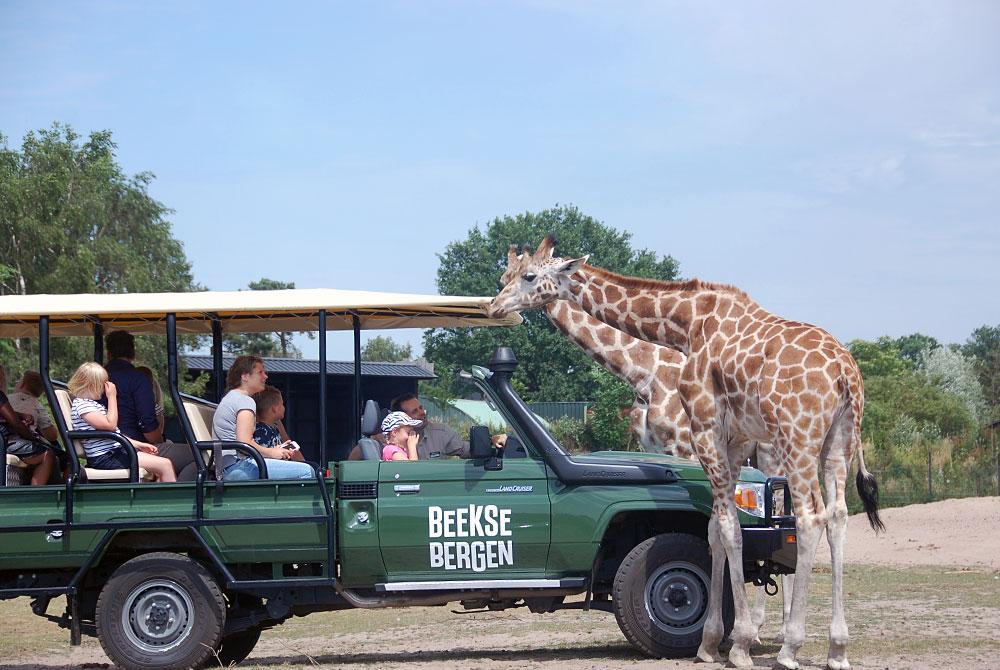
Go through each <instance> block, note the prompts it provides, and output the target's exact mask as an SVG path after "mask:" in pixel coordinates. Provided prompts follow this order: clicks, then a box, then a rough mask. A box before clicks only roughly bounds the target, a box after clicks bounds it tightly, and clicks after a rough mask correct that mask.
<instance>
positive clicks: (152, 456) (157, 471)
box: [67, 362, 177, 482]
mask: <svg viewBox="0 0 1000 670" xmlns="http://www.w3.org/2000/svg"><path fill="white" fill-rule="evenodd" d="M67 386H68V387H69V393H70V396H72V398H73V404H72V406H71V411H70V414H71V417H72V419H73V430H109V431H113V432H116V433H120V431H119V430H118V389H117V388H115V385H114V384H113V383H112V382H110V381H108V373H107V371H106V370H105V369H104V368H103V367H101V365H100V363H92V362H91V363H84V364H83V365H81V366H80V367H78V368H77V369H76V372H74V373H73V376H72V377H70V378H69V383H68V384H67ZM102 394H103V395H105V396H107V398H108V406H107V408H105V407H104V405H102V404H101V403H99V402H98V398H100V397H101V395H102ZM126 439H127V440H129V441H130V442H131V443H132V446H134V447H135V449H136V451H138V452H139V453H138V457H139V467H141V468H145V469H146V470H147V471H149V472H150V473H151V474H152V475H153V476H155V477H156V480H157V481H160V482H174V481H177V478H176V476H175V475H174V466H173V465H172V464H171V463H170V461H169V460H167V459H166V458H163V457H162V456H157V455H156V454H157V451H158V450H157V448H156V447H155V446H154V445H152V444H149V443H148V442H143V441H141V440H135V439H132V438H130V437H126ZM83 451H84V453H85V454H86V455H87V467H89V468H96V469H98V470H118V469H122V468H126V469H127V468H128V467H129V455H128V452H127V451H126V450H125V447H123V446H122V445H121V444H119V443H118V442H116V441H115V440H113V439H111V438H106V437H95V438H90V439H85V440H83Z"/></svg>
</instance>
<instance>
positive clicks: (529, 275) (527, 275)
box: [521, 272, 538, 283]
mask: <svg viewBox="0 0 1000 670" xmlns="http://www.w3.org/2000/svg"><path fill="white" fill-rule="evenodd" d="M536 277H538V275H536V274H535V273H534V272H525V273H524V274H523V275H521V278H522V279H523V280H524V281H526V282H528V283H531V282H533V281H535V278H536Z"/></svg>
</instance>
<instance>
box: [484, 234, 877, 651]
mask: <svg viewBox="0 0 1000 670" xmlns="http://www.w3.org/2000/svg"><path fill="white" fill-rule="evenodd" d="M553 247H554V243H553V241H552V238H551V237H546V238H545V239H544V240H543V241H542V243H541V244H540V245H539V246H538V249H537V250H536V251H535V253H534V254H533V255H531V256H530V257H528V256H527V255H526V254H525V257H524V258H523V259H522V260H521V261H520V262H519V263H518V264H517V267H516V270H515V271H514V272H508V273H505V277H504V278H505V280H506V281H505V282H504V286H503V288H502V289H501V291H500V293H499V294H498V295H497V296H496V297H495V298H494V299H493V301H492V302H491V303H490V306H489V309H488V311H489V313H490V316H491V317H500V316H504V315H506V314H509V313H511V312H515V311H521V310H525V309H532V308H538V307H544V306H546V305H549V304H551V303H553V302H554V301H556V300H566V301H569V302H571V303H573V304H575V305H577V306H578V307H580V308H581V309H582V310H583V311H585V312H586V313H587V314H589V315H590V316H592V317H594V318H595V319H597V320H599V321H601V322H603V323H605V324H607V325H609V326H611V327H612V328H615V329H618V330H620V331H623V332H625V333H627V334H628V335H631V336H632V337H634V338H638V339H641V340H646V341H648V342H652V343H655V344H658V345H665V346H668V347H671V348H673V349H676V350H677V351H679V352H681V353H682V354H684V355H685V356H686V357H687V360H686V362H685V364H684V367H683V370H682V372H681V377H680V381H679V383H678V391H679V393H680V395H681V398H682V401H683V404H684V406H685V407H686V408H687V413H688V416H689V419H690V424H691V432H692V445H693V448H694V451H695V453H696V455H697V457H698V459H699V461H700V462H701V464H702V467H703V468H704V469H705V473H706V475H707V476H708V479H709V482H710V483H711V486H712V493H713V505H712V509H713V513H712V518H711V520H710V522H709V544H710V547H711V551H712V588H711V594H710V599H709V607H708V614H707V618H706V623H705V627H704V633H703V637H702V643H701V647H700V648H699V650H698V656H699V658H701V659H703V660H712V661H714V660H717V659H718V645H719V643H720V642H721V641H722V637H723V621H722V583H723V580H722V575H723V571H724V566H725V563H726V559H727V558H728V560H729V568H730V578H731V581H732V583H734V584H742V583H744V579H743V564H742V535H741V533H740V525H739V520H738V517H737V513H736V506H735V502H734V500H733V490H734V486H735V482H736V479H737V477H738V469H739V466H740V463H741V462H742V460H743V458H744V456H745V450H746V446H745V445H747V444H748V443H749V442H751V441H760V442H766V443H769V444H770V445H771V448H772V450H773V454H774V457H775V459H776V460H777V462H778V463H779V464H780V467H781V469H782V470H783V471H784V473H785V475H786V477H787V478H788V483H789V493H790V495H791V496H792V501H793V506H794V509H795V513H796V535H797V552H798V564H797V568H796V573H795V577H794V582H793V589H792V598H791V610H790V614H789V618H788V621H787V624H786V626H785V634H784V641H783V644H782V647H781V650H780V651H779V653H778V657H777V662H778V664H780V665H782V666H784V667H786V668H797V667H798V662H797V661H796V660H795V656H796V654H797V652H798V650H799V648H800V647H801V646H802V644H803V642H804V641H805V613H806V597H807V595H808V585H809V580H810V575H811V572H812V565H813V561H814V558H815V552H816V546H817V543H818V541H819V537H820V535H821V534H822V532H823V531H824V530H826V533H827V539H828V541H829V544H830V551H831V567H832V573H833V580H832V582H833V611H832V617H831V624H830V647H829V654H828V657H827V665H828V666H829V667H830V668H834V669H835V670H844V669H846V668H849V667H850V663H849V662H848V660H847V643H848V631H847V624H846V621H845V618H844V606H843V605H844V603H843V551H844V542H845V539H846V532H847V501H846V481H847V474H848V470H849V469H850V467H851V464H852V462H853V460H854V459H855V458H857V459H858V475H857V488H858V492H859V494H860V497H861V500H862V503H863V504H864V507H865V512H866V513H867V515H868V519H869V522H870V523H871V524H872V526H873V527H874V528H875V529H876V530H879V529H882V527H883V526H882V522H881V520H880V518H879V515H878V486H877V484H876V482H875V478H874V477H872V475H871V474H870V473H869V472H868V470H867V469H866V467H865V464H864V454H863V452H862V448H861V420H862V416H863V413H864V385H863V381H862V378H861V373H860V371H859V370H858V367H857V364H856V363H855V361H854V359H853V358H852V357H851V355H850V353H849V352H848V351H847V349H846V348H845V347H844V346H843V345H842V344H841V343H840V342H838V341H837V340H836V338H834V337H833V336H832V335H830V334H829V333H827V332H826V331H824V330H823V329H821V328H818V327H816V326H813V325H810V324H806V323H802V322H798V321H790V320H786V319H783V318H780V317H778V316H776V315H774V314H771V313H770V312H768V311H767V310H765V309H764V308H762V307H761V306H760V305H758V304H757V303H756V302H755V301H754V300H753V299H751V298H750V297H749V296H748V295H747V294H746V293H744V292H743V291H741V290H739V289H737V288H735V287H733V286H728V285H724V284H714V283H709V282H701V281H699V280H697V279H695V280H691V281H686V282H662V281H656V280H649V279H639V278H635V277H626V276H622V275H618V274H615V273H612V272H609V271H607V270H604V269H602V268H598V267H594V266H591V265H588V264H587V260H588V257H587V256H584V257H580V258H560V257H557V256H555V254H554V248H553ZM508 269H509V268H508ZM821 471H822V475H823V477H822V482H823V485H822V487H821V484H820V472H821ZM733 597H734V601H735V602H734V604H735V606H736V621H735V624H734V627H733V632H732V639H733V647H732V649H731V650H730V652H729V660H730V662H732V663H733V665H735V666H736V667H738V668H747V667H750V666H751V665H752V661H751V659H750V654H749V647H750V643H751V641H752V639H753V634H754V632H753V630H752V623H751V620H750V615H749V610H748V603H747V599H746V593H745V591H744V590H743V589H740V588H736V589H733Z"/></svg>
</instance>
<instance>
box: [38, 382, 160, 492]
mask: <svg viewBox="0 0 1000 670" xmlns="http://www.w3.org/2000/svg"><path fill="white" fill-rule="evenodd" d="M55 392H56V401H57V402H58V403H59V413H60V414H62V417H63V421H64V422H65V423H66V430H73V399H72V398H70V395H69V391H67V390H66V389H64V388H57V389H55ZM73 449H75V450H76V455H77V456H78V457H79V458H83V459H85V458H87V452H86V451H84V449H83V441H82V440H73ZM83 471H84V474H85V475H86V477H87V481H88V482H127V481H128V480H129V477H128V468H121V469H119V470H98V469H97V468H88V467H84V468H83ZM151 478H152V476H151V475H150V474H149V472H148V471H147V470H146V469H145V468H139V479H140V480H146V481H148V480H149V479H151Z"/></svg>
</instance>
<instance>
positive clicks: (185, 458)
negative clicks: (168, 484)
mask: <svg viewBox="0 0 1000 670" xmlns="http://www.w3.org/2000/svg"><path fill="white" fill-rule="evenodd" d="M117 332H121V331H117ZM112 335H114V333H112ZM129 337H131V335H129ZM110 338H111V336H110V335H109V336H108V339H110ZM108 365H109V366H110V365H111V364H110V363H109V364H108ZM119 369H120V368H119ZM135 371H136V372H137V373H139V374H141V375H142V376H143V377H145V379H146V381H147V382H149V387H150V388H151V389H152V390H153V397H152V401H153V416H154V417H156V421H155V423H154V424H153V425H154V428H153V431H152V433H151V434H146V433H143V437H146V438H147V439H149V437H153V438H155V439H154V440H151V443H152V444H155V445H156V448H157V449H159V450H160V455H161V456H163V457H164V458H166V459H168V460H169V461H170V463H171V464H172V465H173V466H174V472H175V473H177V481H179V482H193V481H194V480H195V479H196V478H197V476H198V464H197V463H196V462H195V460H194V453H193V452H192V451H191V447H190V446H189V445H187V444H183V443H179V442H174V441H173V440H170V439H168V438H166V437H165V436H164V435H163V428H164V426H165V425H166V418H165V416H164V409H163V389H162V388H160V382H158V381H157V380H156V375H155V374H153V371H152V370H150V369H149V368H148V367H146V366H145V365H140V366H137V367H136V368H135ZM108 376H109V377H112V373H111V372H110V371H109V372H108ZM117 385H118V384H117V383H116V384H115V386H117ZM140 404H141V401H139V400H137V402H136V406H137V407H138V406H140ZM121 406H122V398H121V389H120V388H119V389H118V409H119V412H120V411H121ZM119 421H121V419H120V418H119ZM119 427H121V426H119ZM122 433H123V434H124V435H125V436H126V437H133V436H132V435H131V434H129V431H128V430H127V429H126V428H122Z"/></svg>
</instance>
